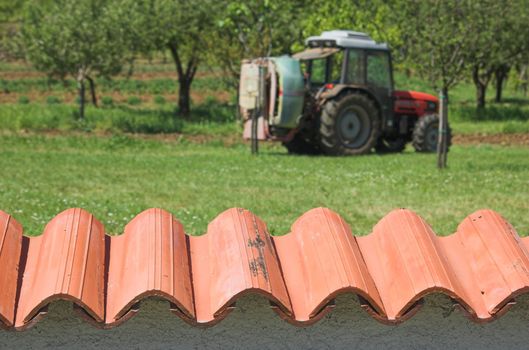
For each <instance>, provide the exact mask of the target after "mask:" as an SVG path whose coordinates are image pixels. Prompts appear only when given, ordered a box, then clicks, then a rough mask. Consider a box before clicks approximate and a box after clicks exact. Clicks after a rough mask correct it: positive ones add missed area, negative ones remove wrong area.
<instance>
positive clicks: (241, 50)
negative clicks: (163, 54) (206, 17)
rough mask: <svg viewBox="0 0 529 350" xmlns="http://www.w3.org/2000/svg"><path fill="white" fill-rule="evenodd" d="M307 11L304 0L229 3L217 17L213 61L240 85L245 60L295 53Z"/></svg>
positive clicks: (233, 83) (230, 78)
mask: <svg viewBox="0 0 529 350" xmlns="http://www.w3.org/2000/svg"><path fill="white" fill-rule="evenodd" d="M306 12H307V11H306V6H304V2H303V1H302V0H283V1H281V0H256V1H230V2H229V3H228V4H227V6H225V7H223V8H221V9H220V11H219V14H218V16H217V21H216V26H217V28H216V32H217V36H215V38H214V40H213V41H211V42H210V45H209V53H210V59H211V61H212V62H214V63H215V64H216V65H218V66H220V67H221V68H222V70H223V72H224V76H225V77H227V81H228V83H229V84H230V85H231V86H234V87H235V86H237V84H238V82H239V79H238V78H239V70H240V64H241V60H242V59H244V58H254V57H266V56H271V55H282V54H289V53H292V47H293V45H294V44H296V43H301V42H302V41H303V37H302V26H301V19H302V17H303V16H305V14H306Z"/></svg>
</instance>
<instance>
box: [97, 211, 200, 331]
mask: <svg viewBox="0 0 529 350" xmlns="http://www.w3.org/2000/svg"><path fill="white" fill-rule="evenodd" d="M107 295H108V297H107V312H106V323H108V324H113V323H115V322H119V321H123V320H124V319H126V318H128V316H132V314H134V312H135V309H133V308H132V307H133V306H134V304H136V303H137V302H139V301H140V300H141V299H143V298H146V297H149V296H159V297H162V298H165V299H167V300H168V301H170V302H171V303H172V304H173V305H174V306H175V308H173V309H174V310H175V311H179V312H180V315H181V316H182V317H187V318H189V319H192V318H193V317H194V307H193V294H192V287H191V276H190V267H189V254H188V247H187V243H186V235H185V233H184V228H183V227H182V224H180V223H179V222H178V221H176V220H175V219H174V218H173V216H172V215H171V214H170V213H168V212H166V211H164V210H161V209H149V210H146V211H144V212H142V213H141V214H139V215H138V216H136V217H135V218H134V219H133V220H132V221H131V222H130V223H129V224H128V225H127V226H126V227H125V233H124V234H123V235H120V236H115V237H112V238H111V242H110V259H109V271H108V291H107ZM131 308H132V309H131Z"/></svg>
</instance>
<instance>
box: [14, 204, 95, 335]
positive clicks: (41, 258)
mask: <svg viewBox="0 0 529 350" xmlns="http://www.w3.org/2000/svg"><path fill="white" fill-rule="evenodd" d="M28 241H29V243H28V251H27V255H26V256H25V258H26V261H25V268H24V271H23V276H22V284H21V287H20V288H21V289H20V298H19V300H18V309H17V315H16V322H15V326H16V327H17V328H24V327H27V326H28V325H30V324H31V323H32V321H33V320H34V318H38V315H39V314H40V313H41V312H42V311H43V309H44V308H45V307H46V305H47V304H49V303H50V302H51V301H53V300H56V299H65V300H70V301H72V302H74V303H75V304H77V305H79V306H80V307H82V308H83V309H84V311H86V312H87V313H88V314H89V315H90V316H91V317H92V318H93V319H94V320H95V321H96V322H103V321H104V315H105V304H104V301H105V294H104V285H105V280H104V277H105V267H104V262H105V233H104V229H103V226H102V225H101V223H99V222H98V221H97V220H95V219H94V218H93V216H92V215H91V214H90V213H88V212H86V211H84V210H82V209H68V210H66V211H64V212H62V213H60V214H59V215H57V216H56V217H55V218H54V219H53V220H51V221H50V222H49V223H48V225H47V226H46V228H45V229H44V233H43V234H42V235H41V236H38V237H33V238H29V239H28Z"/></svg>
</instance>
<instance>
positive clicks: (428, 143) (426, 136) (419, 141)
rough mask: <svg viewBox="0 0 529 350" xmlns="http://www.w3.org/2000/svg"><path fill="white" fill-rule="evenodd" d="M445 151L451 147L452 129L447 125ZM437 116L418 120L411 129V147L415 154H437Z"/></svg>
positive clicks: (426, 116)
mask: <svg viewBox="0 0 529 350" xmlns="http://www.w3.org/2000/svg"><path fill="white" fill-rule="evenodd" d="M446 136H447V140H446V141H447V151H448V150H449V149H450V146H451V145H452V129H450V125H447V135H446ZM438 137H439V116H438V115H437V114H429V115H425V116H424V117H421V118H419V120H417V123H415V127H414V128H413V138H412V145H413V147H414V148H415V151H417V152H437V139H438Z"/></svg>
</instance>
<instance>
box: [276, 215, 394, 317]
mask: <svg viewBox="0 0 529 350" xmlns="http://www.w3.org/2000/svg"><path fill="white" fill-rule="evenodd" d="M274 243H275V245H276V247H277V252H278V255H279V259H280V261H281V266H282V268H283V274H284V277H285V281H286V285H287V287H288V292H289V294H290V296H291V299H292V308H293V311H294V318H293V319H291V320H292V321H295V322H299V323H310V322H312V321H316V320H317V319H319V318H321V317H322V316H323V315H324V314H325V313H326V312H328V311H329V310H330V308H332V300H333V299H334V297H335V296H336V295H337V294H339V293H344V292H353V293H357V294H359V295H361V296H362V297H364V298H365V299H366V300H369V302H370V305H372V307H373V308H375V312H377V313H379V314H382V315H383V314H384V310H383V308H382V302H381V299H380V296H379V293H378V291H377V289H376V286H375V284H374V282H373V279H372V278H371V275H369V273H368V272H367V267H366V265H365V262H364V260H363V258H362V254H361V252H360V250H359V248H358V243H357V241H356V237H354V236H353V235H352V234H351V230H350V229H349V227H348V226H347V224H346V223H345V222H344V221H343V219H342V218H341V217H340V216H339V215H338V214H336V213H334V212H332V211H331V210H329V209H324V208H317V209H313V210H311V211H309V212H307V213H305V214H304V215H303V216H302V217H300V218H299V219H298V220H297V221H296V222H295V223H294V225H293V226H292V232H291V233H290V234H287V235H285V236H280V237H274Z"/></svg>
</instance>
